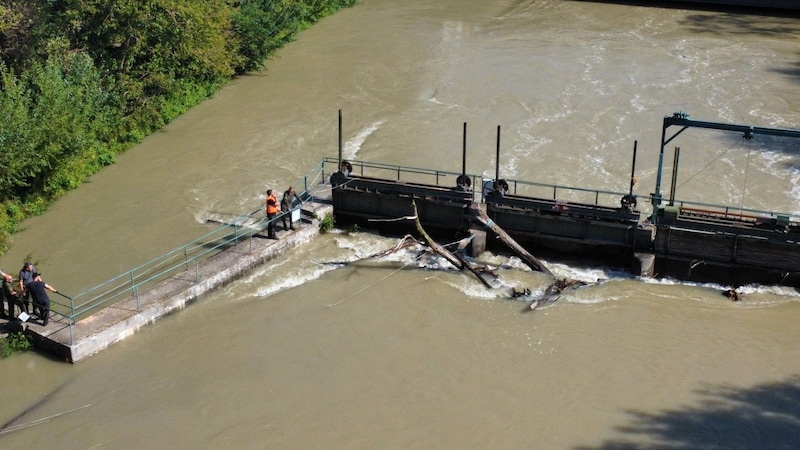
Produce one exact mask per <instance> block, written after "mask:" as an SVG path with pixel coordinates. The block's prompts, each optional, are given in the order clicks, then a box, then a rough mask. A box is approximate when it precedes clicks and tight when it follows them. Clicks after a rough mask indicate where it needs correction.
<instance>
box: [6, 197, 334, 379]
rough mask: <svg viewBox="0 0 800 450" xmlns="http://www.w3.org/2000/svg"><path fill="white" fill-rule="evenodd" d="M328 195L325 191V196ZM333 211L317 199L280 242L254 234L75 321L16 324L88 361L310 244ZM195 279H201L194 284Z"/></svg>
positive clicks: (50, 348) (58, 350) (60, 353)
mask: <svg viewBox="0 0 800 450" xmlns="http://www.w3.org/2000/svg"><path fill="white" fill-rule="evenodd" d="M329 194H330V192H329V191H328V195H329ZM329 213H331V214H332V213H333V206H332V205H331V204H330V201H329V199H326V198H320V197H315V198H314V199H312V200H311V201H309V202H306V203H305V204H304V205H303V208H302V219H301V223H300V224H295V230H294V231H291V230H286V231H278V232H277V233H278V238H279V239H278V240H272V239H268V238H266V236H265V235H263V236H262V235H261V234H257V235H255V236H254V237H253V238H251V239H246V240H244V241H242V242H240V243H239V244H237V245H236V246H234V247H231V248H229V249H226V250H224V251H222V252H221V253H218V254H217V255H214V256H212V257H210V258H209V259H207V260H206V261H204V262H202V263H199V264H198V266H197V268H195V267H191V268H189V269H187V270H186V271H184V272H181V273H178V274H177V275H174V276H171V277H169V278H167V279H165V280H163V281H160V282H158V283H155V284H153V285H152V287H150V288H148V289H146V290H142V291H140V292H139V296H138V297H139V298H138V302H137V299H136V298H135V297H134V296H130V297H129V298H127V299H125V300H123V301H120V302H118V303H116V304H115V305H113V306H110V307H107V308H105V309H103V310H101V311H99V312H97V313H96V314H93V315H91V316H89V317H87V318H85V319H83V320H80V321H78V322H77V323H76V324H75V325H73V326H72V327H70V326H69V323H67V319H66V318H64V317H62V316H59V315H57V314H56V315H53V316H52V317H51V319H50V323H49V324H48V325H47V326H46V327H45V326H42V325H40V324H39V322H38V321H29V322H26V323H24V324H20V323H15V324H9V325H15V326H17V327H22V328H23V329H26V330H27V332H28V333H29V334H30V335H31V336H33V339H34V343H35V345H36V347H37V348H38V349H40V350H43V351H45V352H47V353H51V354H53V355H55V356H56V357H57V358H59V359H63V360H64V361H67V362H73V363H74V362H77V361H80V360H82V359H84V358H87V357H89V356H91V355H93V354H95V353H97V352H99V351H101V350H103V349H105V348H107V347H109V346H111V345H113V344H115V343H117V342H119V341H121V340H123V339H125V338H126V337H128V336H130V335H132V334H134V333H135V332H136V331H137V330H139V329H140V328H142V327H144V326H146V325H149V324H151V323H153V322H155V321H156V320H158V319H160V318H161V317H164V316H166V315H169V314H172V313H175V312H178V311H180V310H182V309H183V308H185V307H187V306H189V305H190V304H192V303H194V302H195V301H196V300H197V299H198V298H200V297H201V296H203V295H205V294H207V293H209V292H211V291H213V290H214V289H217V288H219V287H222V286H224V285H226V284H228V283H230V282H232V281H234V280H236V279H237V278H240V277H241V276H243V275H244V274H245V273H247V272H248V271H250V270H252V269H253V268H255V267H257V266H258V265H260V264H263V263H264V262H266V261H269V260H271V259H273V258H276V257H278V256H280V255H282V254H285V253H286V252H288V251H289V250H291V249H292V248H294V247H297V246H299V245H300V244H303V243H305V242H308V241H310V240H311V239H312V238H313V237H315V236H317V235H318V234H319V233H320V227H319V220H318V219H317V218H321V217H324V216H325V215H326V214H329ZM195 279H198V280H200V281H199V282H195Z"/></svg>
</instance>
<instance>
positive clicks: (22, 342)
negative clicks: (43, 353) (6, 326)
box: [0, 332, 33, 358]
mask: <svg viewBox="0 0 800 450" xmlns="http://www.w3.org/2000/svg"><path fill="white" fill-rule="evenodd" d="M0 344H2V347H3V348H2V352H0V356H2V357H3V358H7V357H9V356H11V355H12V354H14V353H21V352H27V351H28V350H30V349H32V348H33V340H32V339H31V338H30V336H28V335H26V334H25V333H20V332H17V333H9V335H8V337H7V338H5V339H3V340H2V342H0Z"/></svg>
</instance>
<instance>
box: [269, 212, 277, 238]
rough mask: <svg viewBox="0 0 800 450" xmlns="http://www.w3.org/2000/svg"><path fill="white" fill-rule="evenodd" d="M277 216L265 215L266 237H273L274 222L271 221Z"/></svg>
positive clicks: (274, 214)
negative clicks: (266, 221)
mask: <svg viewBox="0 0 800 450" xmlns="http://www.w3.org/2000/svg"><path fill="white" fill-rule="evenodd" d="M277 215H278V214H276V213H273V214H267V220H268V221H269V222H268V223H267V236H268V237H271V238H274V237H275V220H273V219H275V216H277Z"/></svg>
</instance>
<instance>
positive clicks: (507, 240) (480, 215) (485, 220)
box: [470, 203, 553, 276]
mask: <svg viewBox="0 0 800 450" xmlns="http://www.w3.org/2000/svg"><path fill="white" fill-rule="evenodd" d="M470 213H471V214H472V217H473V219H474V220H475V221H476V222H478V223H480V224H482V225H483V226H484V227H486V228H487V229H490V230H492V232H493V233H494V234H496V235H497V237H498V238H500V240H501V241H503V243H504V244H506V245H507V246H508V248H510V249H511V250H512V251H513V252H514V253H516V254H517V256H519V257H520V259H522V262H524V263H525V264H527V265H528V267H530V268H531V269H533V270H536V271H538V272H542V273H546V274H547V275H550V276H552V275H553V273H552V272H550V269H548V268H547V266H545V265H544V264H542V262H541V261H539V260H538V259H536V258H535V257H534V256H533V255H531V254H530V253H528V251H527V250H525V249H524V248H522V246H521V245H519V244H518V243H517V241H515V240H514V239H513V238H511V236H509V235H508V233H506V232H505V231H503V229H502V228H500V227H499V226H498V225H497V224H496V223H494V221H493V220H492V219H490V218H489V216H487V215H486V213H484V212H483V211H481V209H480V207H479V206H478V204H477V203H473V204H472V205H471V206H470Z"/></svg>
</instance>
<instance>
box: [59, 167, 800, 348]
mask: <svg viewBox="0 0 800 450" xmlns="http://www.w3.org/2000/svg"><path fill="white" fill-rule="evenodd" d="M349 163H350V164H351V165H352V166H353V173H354V174H356V175H360V176H370V177H374V178H382V179H388V180H395V181H404V182H416V183H425V184H429V185H435V186H446V187H450V188H455V187H456V178H457V177H459V176H460V175H466V176H467V177H469V179H470V182H471V186H470V187H471V189H472V190H473V198H475V194H480V202H484V201H485V195H486V193H487V192H489V191H491V190H492V189H493V186H494V180H491V179H486V178H484V177H483V176H482V175H476V174H462V173H460V172H453V171H445V170H435V169H425V168H418V167H408V166H398V165H391V164H383V163H373V162H367V161H356V160H350V161H349ZM338 170H339V160H338V159H336V158H329V157H326V158H323V160H322V161H321V162H320V163H319V164H318V165H317V166H316V167H314V168H313V169H311V170H310V171H309V172H308V173H307V174H306V175H305V176H303V177H302V178H300V179H299V180H298V181H297V182H296V183H295V184H294V185H293V186H294V187H295V190H296V191H297V192H298V193H299V194H298V195H299V196H300V197H301V198H302V199H303V200H308V199H310V198H311V197H312V196H313V193H312V192H311V188H316V187H317V186H320V185H322V184H324V183H325V182H326V181H327V180H329V179H330V175H331V174H332V173H334V172H336V171H338ZM505 181H506V182H507V183H508V185H509V193H510V194H514V195H521V196H527V197H534V198H552V199H553V200H566V201H573V202H581V203H585V204H594V205H599V206H619V205H620V203H619V202H620V199H621V198H622V196H625V195H628V193H626V192H616V191H607V190H600V189H589V188H580V187H575V186H565V185H555V184H548V183H537V182H530V181H523V180H515V179H505ZM476 189H479V190H476ZM634 197H635V198H637V199H639V198H644V197H643V196H634ZM686 203H687V204H688V203H689V202H686ZM681 204H683V202H681ZM692 204H694V205H700V206H704V207H713V208H720V209H722V210H724V211H729V210H731V209H732V208H731V207H726V206H720V205H712V204H705V203H699V202H692ZM262 209H263V208H258V209H256V210H255V211H253V212H252V213H249V214H243V215H241V216H238V217H236V218H235V219H234V220H232V221H230V222H229V223H225V224H222V225H221V226H220V227H218V228H216V229H214V230H212V231H210V232H208V233H206V234H204V235H203V236H200V237H198V238H196V239H194V240H192V241H191V242H189V243H186V244H184V245H181V246H180V247H177V248H175V249H172V250H170V251H168V252H166V253H164V254H162V255H160V256H158V257H156V258H154V259H152V260H150V261H148V262H146V263H144V264H141V265H139V266H137V267H135V268H133V269H131V270H128V271H126V272H124V273H122V274H120V275H118V276H116V277H114V278H111V279H110V280H107V281H105V282H103V283H101V284H99V285H97V286H94V287H92V288H90V289H87V290H86V291H83V292H81V293H79V294H77V295H75V296H73V297H67V296H64V295H62V296H63V297H64V298H66V299H67V300H69V303H61V302H56V301H52V300H51V313H52V314H54V315H59V316H62V317H64V318H66V320H67V321H68V323H69V325H70V336H72V326H73V325H74V324H75V323H76V322H78V321H79V320H80V319H82V318H85V317H88V316H89V315H91V314H95V313H97V312H98V311H100V310H102V309H104V308H107V307H109V306H111V305H114V304H115V303H117V302H119V301H120V300H122V299H126V298H130V296H133V298H135V299H136V307H137V311H140V307H141V305H140V303H139V292H140V291H141V290H142V288H144V287H147V286H152V285H153V284H155V283H156V282H158V281H162V280H164V279H166V278H168V277H170V276H174V275H176V274H178V273H181V272H184V271H186V270H189V269H191V268H194V270H195V280H194V281H195V282H198V281H199V279H198V278H199V275H198V273H199V266H200V264H201V262H203V261H205V260H207V259H208V258H210V257H211V256H213V255H216V254H218V253H220V252H223V251H225V250H226V249H228V248H231V247H233V246H235V245H238V244H239V243H241V242H243V241H244V240H250V242H251V248H250V249H249V250H248V251H252V239H253V237H254V236H255V235H256V234H258V233H261V232H262V231H263V230H265V229H266V228H267V226H268V224H269V223H270V222H276V221H280V220H282V219H283V217H284V215H286V214H291V213H292V211H289V212H285V213H281V214H279V215H278V216H277V217H275V218H273V219H272V220H263V219H261V220H257V221H255V222H252V216H253V215H254V214H255V213H256V212H259V211H262ZM294 209H298V208H294ZM733 209H735V211H738V212H740V213H741V212H748V213H752V214H766V215H769V216H771V217H778V216H779V215H780V214H778V213H775V212H767V211H758V210H746V209H742V208H733ZM795 218H796V216H792V219H795ZM251 222H252V223H251Z"/></svg>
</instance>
